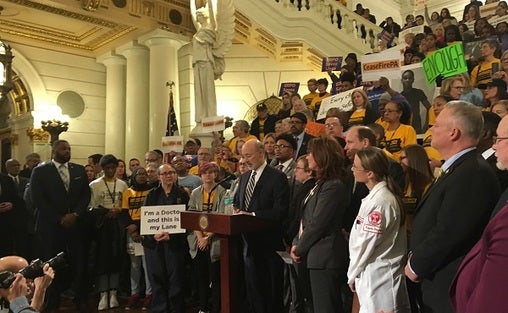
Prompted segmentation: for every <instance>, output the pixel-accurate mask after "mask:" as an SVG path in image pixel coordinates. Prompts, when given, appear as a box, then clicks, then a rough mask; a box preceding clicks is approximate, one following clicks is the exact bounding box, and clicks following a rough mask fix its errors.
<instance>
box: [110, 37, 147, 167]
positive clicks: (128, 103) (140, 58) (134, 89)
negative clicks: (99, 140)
mask: <svg viewBox="0 0 508 313" xmlns="http://www.w3.org/2000/svg"><path fill="white" fill-rule="evenodd" d="M116 52H117V53H119V54H121V55H123V56H124V57H125V58H126V63H127V68H126V83H125V86H126V87H125V158H126V159H130V158H138V159H140V160H143V159H144V153H145V152H146V151H148V150H149V147H148V110H149V106H148V103H149V96H148V92H149V89H148V86H149V75H148V64H149V55H148V49H147V48H146V47H145V46H141V45H139V44H138V43H137V42H132V43H129V44H126V45H124V46H121V47H119V48H117V49H116Z"/></svg>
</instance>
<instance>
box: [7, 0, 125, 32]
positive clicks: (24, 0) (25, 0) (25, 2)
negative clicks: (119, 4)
mask: <svg viewBox="0 0 508 313" xmlns="http://www.w3.org/2000/svg"><path fill="white" fill-rule="evenodd" d="M6 1H8V2H10V3H15V4H19V5H22V6H25V7H28V8H30V9H35V10H39V11H44V12H48V13H52V14H57V15H60V16H65V17H68V18H72V19H75V20H80V21H82V22H86V23H92V24H97V25H100V26H102V27H108V28H114V27H116V25H117V24H116V23H113V22H110V21H107V20H104V19H100V18H96V17H91V16H88V15H84V14H80V13H75V12H71V11H67V10H64V9H60V8H55V7H52V6H49V5H45V4H42V3H38V2H34V1H30V0H6Z"/></svg>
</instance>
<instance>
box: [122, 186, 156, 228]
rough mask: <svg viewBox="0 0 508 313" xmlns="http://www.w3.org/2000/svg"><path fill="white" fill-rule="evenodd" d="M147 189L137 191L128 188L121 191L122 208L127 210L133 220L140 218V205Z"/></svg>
mask: <svg viewBox="0 0 508 313" xmlns="http://www.w3.org/2000/svg"><path fill="white" fill-rule="evenodd" d="M149 191H150V190H141V191H137V190H134V189H132V188H128V189H127V190H125V191H124V192H123V194H122V209H124V210H129V215H130V217H131V219H132V220H133V221H139V220H140V219H141V207H142V206H143V203H144V202H145V198H146V195H147V194H148V192H149Z"/></svg>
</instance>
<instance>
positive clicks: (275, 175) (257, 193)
mask: <svg viewBox="0 0 508 313" xmlns="http://www.w3.org/2000/svg"><path fill="white" fill-rule="evenodd" d="M251 172H252V171H248V172H246V173H244V174H243V175H242V176H240V182H239V189H238V192H237V193H236V194H235V198H234V206H235V208H238V209H240V210H242V211H249V212H254V213H255V214H256V217H257V218H263V219H269V220H272V221H275V222H277V223H278V225H280V226H279V227H277V228H276V229H274V230H271V231H267V232H265V233H261V234H259V233H256V234H244V236H245V238H246V240H247V242H248V244H249V246H250V247H251V248H259V249H270V250H280V249H284V245H283V243H282V234H283V232H282V225H283V222H284V220H285V219H286V217H287V212H288V208H289V184H288V180H287V178H286V175H285V174H284V173H282V172H281V171H279V170H277V169H275V168H273V167H271V166H269V165H268V164H267V165H266V167H265V169H264V170H263V173H261V176H260V177H259V180H258V182H257V183H256V186H255V188H254V192H253V194H252V198H251V201H250V204H249V207H248V208H246V207H245V206H244V197H245V189H246V188H247V183H248V181H249V178H250V176H251Z"/></svg>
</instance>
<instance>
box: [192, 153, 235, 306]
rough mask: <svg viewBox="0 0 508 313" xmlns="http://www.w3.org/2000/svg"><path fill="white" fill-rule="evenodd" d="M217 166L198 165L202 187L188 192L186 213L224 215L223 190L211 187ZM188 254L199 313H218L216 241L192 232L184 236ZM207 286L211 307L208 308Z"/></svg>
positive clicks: (210, 235)
mask: <svg viewBox="0 0 508 313" xmlns="http://www.w3.org/2000/svg"><path fill="white" fill-rule="evenodd" d="M218 174H219V166H218V165H217V164H215V163H212V162H206V163H203V164H201V167H200V168H199V175H200V177H201V180H202V181H203V185H201V186H199V187H198V188H196V189H194V190H193V191H192V194H191V196H190V200H189V210H191V211H207V212H219V213H224V195H225V194H226V189H224V188H223V187H222V186H221V185H216V184H215V179H216V178H217V175H218ZM187 241H188V243H189V253H190V255H191V257H192V259H193V262H194V268H195V269H196V271H197V277H198V295H199V310H200V312H213V313H218V312H220V282H219V281H220V280H219V279H220V264H219V259H220V242H219V240H218V239H216V238H215V237H214V235H213V233H209V232H205V231H201V230H194V231H191V232H190V233H189V234H188V235H187ZM210 285H211V298H212V301H211V307H209V306H208V298H209V296H210V287H209V286H210Z"/></svg>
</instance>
